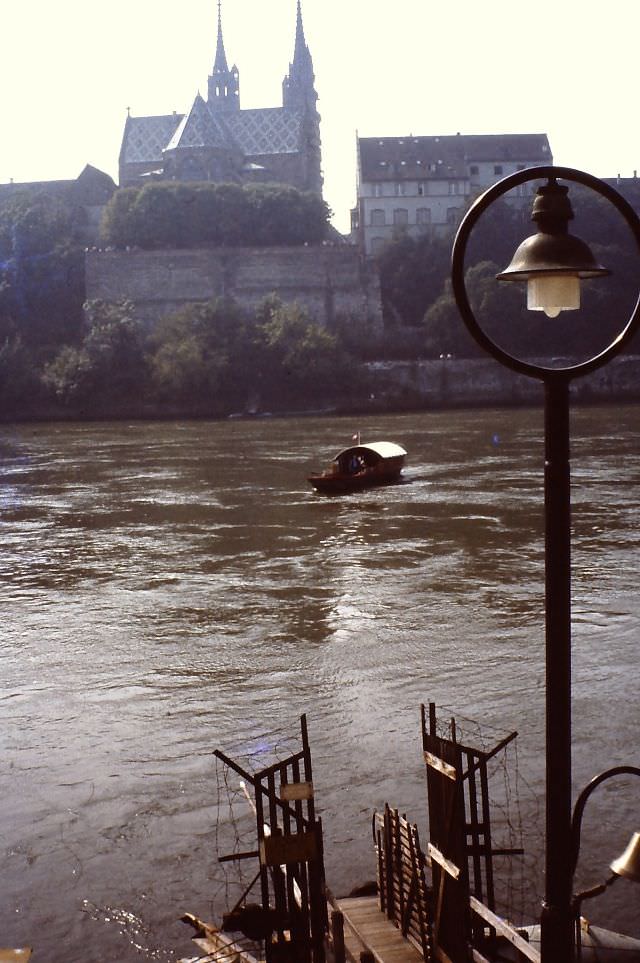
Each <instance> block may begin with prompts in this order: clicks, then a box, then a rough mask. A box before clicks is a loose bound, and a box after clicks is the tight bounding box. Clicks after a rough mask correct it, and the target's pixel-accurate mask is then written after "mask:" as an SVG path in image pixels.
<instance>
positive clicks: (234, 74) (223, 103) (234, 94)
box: [208, 0, 240, 110]
mask: <svg viewBox="0 0 640 963" xmlns="http://www.w3.org/2000/svg"><path fill="white" fill-rule="evenodd" d="M208 102H209V106H210V107H211V109H212V110H239V109H240V77H239V74H238V68H237V67H236V65H235V64H234V65H233V67H232V68H231V70H229V65H228V63H227V55H226V53H225V49H224V39H223V36H222V0H218V39H217V43H216V59H215V61H214V64H213V71H212V73H211V76H210V77H209V96H208Z"/></svg>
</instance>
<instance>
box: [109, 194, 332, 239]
mask: <svg viewBox="0 0 640 963" xmlns="http://www.w3.org/2000/svg"><path fill="white" fill-rule="evenodd" d="M329 217H330V211H329V208H328V206H327V204H326V203H325V201H323V200H322V198H321V197H318V195H317V194H313V193H311V192H310V191H299V190H296V189H295V188H294V187H288V186H286V185H279V184H276V185H274V184H247V185H243V186H240V185H238V184H209V183H194V184H192V183H184V182H179V181H158V182H154V183H150V184H145V185H144V187H141V188H140V187H125V188H122V189H120V190H119V191H116V193H115V194H114V195H113V197H112V198H111V200H110V201H109V203H108V204H107V206H106V208H105V212H104V216H103V220H102V226H101V234H102V240H103V243H105V244H107V245H110V246H113V247H116V248H126V247H139V248H147V249H149V248H172V247H175V248H188V247H202V246H203V245H204V246H207V245H211V246H219V245H224V246H232V247H236V246H255V247H264V246H272V245H298V244H305V243H307V244H317V243H319V242H320V241H322V240H324V239H325V238H326V236H327V231H328V224H329Z"/></svg>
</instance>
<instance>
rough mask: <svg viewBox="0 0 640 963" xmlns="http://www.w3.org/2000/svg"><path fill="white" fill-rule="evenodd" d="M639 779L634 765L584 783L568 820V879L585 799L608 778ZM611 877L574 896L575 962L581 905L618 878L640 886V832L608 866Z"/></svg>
mask: <svg viewBox="0 0 640 963" xmlns="http://www.w3.org/2000/svg"><path fill="white" fill-rule="evenodd" d="M624 775H629V776H640V769H639V768H638V767H637V766H614V767H613V768H612V769H607V770H605V772H601V773H600V774H599V775H598V776H594V777H593V779H592V780H591V782H589V783H587V785H586V786H585V787H584V789H583V790H582V792H581V793H580V795H579V796H578V798H577V800H576V804H575V806H574V807H573V815H572V817H571V878H572V879H573V877H574V875H575V871H576V867H577V865H578V857H579V855H580V837H581V833H582V817H583V815H584V809H585V806H586V805H587V802H588V800H589V799H590V798H591V794H592V792H593V791H594V789H597V788H598V786H600V785H601V784H602V783H603V782H606V781H607V779H612V778H613V777H614V776H624ZM610 869H611V875H610V876H609V878H608V879H607V880H605V882H604V883H600V884H599V885H598V886H592V887H591V888H590V889H587V890H584V891H583V892H581V893H574V895H573V897H572V914H573V918H574V926H575V934H576V949H577V959H578V963H579V961H580V959H581V956H582V936H581V934H582V926H581V923H580V910H581V907H582V903H583V902H584V900H586V899H591V898H593V897H594V896H599V895H600V894H601V893H604V891H605V890H606V889H607V888H608V887H609V886H611V885H612V884H613V883H615V882H616V880H618V879H620V877H621V876H624V877H626V878H627V879H631V880H633V881H634V882H636V883H640V833H634V834H633V836H632V837H631V840H630V842H629V845H628V846H627V848H626V849H625V851H624V853H623V854H622V855H621V856H619V857H618V858H617V859H615V860H614V861H613V862H612V863H611V865H610Z"/></svg>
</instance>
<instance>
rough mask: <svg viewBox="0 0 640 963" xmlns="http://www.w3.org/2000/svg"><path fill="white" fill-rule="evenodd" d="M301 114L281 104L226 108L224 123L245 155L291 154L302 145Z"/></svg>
mask: <svg viewBox="0 0 640 963" xmlns="http://www.w3.org/2000/svg"><path fill="white" fill-rule="evenodd" d="M303 117H304V115H303V114H302V113H301V112H298V111H294V110H285V109H284V108H282V107H262V108H258V109H255V110H238V111H235V112H233V113H232V112H231V111H229V113H227V114H225V116H224V123H225V124H226V125H227V128H228V130H229V132H230V134H231V135H232V137H233V139H234V140H235V141H236V143H237V144H238V145H239V147H240V148H241V150H242V152H243V153H244V154H245V155H255V154H292V153H296V152H297V151H299V150H300V149H301V148H302V122H303Z"/></svg>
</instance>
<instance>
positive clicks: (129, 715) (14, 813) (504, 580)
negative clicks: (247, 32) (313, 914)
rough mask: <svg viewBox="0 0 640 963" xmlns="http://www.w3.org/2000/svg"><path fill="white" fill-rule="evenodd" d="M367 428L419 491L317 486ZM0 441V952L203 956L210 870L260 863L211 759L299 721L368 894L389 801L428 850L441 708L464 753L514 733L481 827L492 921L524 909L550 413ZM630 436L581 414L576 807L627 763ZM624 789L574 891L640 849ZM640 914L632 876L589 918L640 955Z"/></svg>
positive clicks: (529, 889) (347, 883)
mask: <svg viewBox="0 0 640 963" xmlns="http://www.w3.org/2000/svg"><path fill="white" fill-rule="evenodd" d="M357 429H360V430H361V431H362V437H363V440H375V439H388V440H392V441H396V442H399V443H401V444H403V445H404V446H405V447H406V448H407V449H408V451H409V455H410V459H409V465H408V468H407V470H406V473H405V474H406V483H405V484H401V485H397V486H393V487H389V488H386V489H380V490H377V491H369V492H366V493H363V494H359V495H355V496H346V497H342V498H338V499H330V498H329V499H328V498H325V497H322V496H319V495H317V494H315V493H314V492H313V491H312V490H311V488H310V487H309V486H308V485H307V483H306V480H305V476H306V474H307V473H308V472H309V471H310V470H312V469H314V468H318V467H321V466H322V464H323V463H324V462H325V461H326V460H328V458H329V457H331V456H332V455H333V454H334V453H335V451H336V450H338V449H339V448H340V447H343V446H346V445H348V444H349V443H350V439H351V436H352V434H353V432H354V431H356V430H357ZM0 439H1V440H0V521H1V527H0V569H1V577H0V614H1V617H2V622H1V624H2V629H1V632H2V642H1V645H0V673H1V675H0V679H1V683H0V685H1V688H0V723H1V724H0V733H1V736H0V738H1V746H2V764H1V768H0V799H1V821H0V839H1V848H0V852H1V854H2V873H1V879H0V897H1V899H0V946H3V945H4V946H11V945H25V944H28V945H32V946H34V948H35V954H34V963H35V961H36V960H38V961H39V960H43V961H58V960H59V961H61V963H62V961H64V963H76V961H78V963H80V961H83V963H84V961H87V960H89V961H120V963H123V961H124V963H128V961H130V960H131V961H133V960H140V959H161V960H171V959H177V958H179V957H180V956H182V955H184V956H189V955H193V948H192V946H191V944H190V943H189V940H188V936H189V932H188V930H187V928H186V927H184V925H183V924H181V923H179V922H177V920H178V917H179V916H180V915H181V914H182V913H183V912H185V911H190V912H194V913H196V914H197V915H200V916H203V917H205V918H217V917H218V916H219V914H220V912H221V911H222V909H224V908H225V902H226V901H227V900H231V899H233V898H234V896H237V893H238V886H239V885H240V883H239V882H238V880H237V879H236V878H235V877H234V874H237V867H236V866H235V864H222V865H220V864H218V862H217V856H218V855H223V854H224V853H225V852H227V851H228V848H229V847H230V846H233V845H239V844H241V847H240V848H243V847H244V848H245V849H251V848H252V847H253V845H254V843H255V840H252V838H251V835H252V834H251V818H252V817H251V814H250V812H247V809H248V807H247V806H246V804H244V810H245V811H244V813H243V812H242V811H241V810H242V804H243V801H242V799H239V796H240V795H241V794H240V793H239V788H238V783H237V778H236V777H235V776H234V775H233V774H229V773H228V772H227V771H224V770H221V767H220V766H219V765H217V764H216V760H215V758H214V757H213V756H212V750H214V749H215V748H222V749H223V750H224V751H225V752H226V753H227V754H228V755H231V756H232V757H234V758H236V759H237V760H238V761H239V762H241V764H243V765H246V766H247V767H249V768H250V767H251V766H253V767H254V768H255V766H256V765H260V764H264V765H268V764H269V763H270V762H271V761H273V759H274V758H275V757H276V756H277V755H278V753H280V754H282V752H286V747H287V746H290V745H294V747H296V748H297V740H296V736H297V732H298V718H299V716H300V714H301V713H302V712H305V713H307V716H308V723H309V730H310V737H311V747H312V754H313V759H314V770H315V785H316V800H317V806H318V808H319V811H320V812H321V814H322V816H323V824H324V833H325V848H326V864H327V877H328V883H329V885H330V886H331V887H332V889H333V890H334V892H337V893H338V894H340V893H342V892H344V891H345V890H348V889H349V888H350V887H351V886H353V885H355V884H358V883H361V882H363V881H364V880H366V879H369V878H371V877H372V876H373V875H374V872H375V867H374V860H373V855H372V850H371V836H370V829H369V825H370V819H371V814H372V812H373V810H374V809H375V808H380V807H382V805H383V804H384V802H385V801H388V802H389V803H390V804H391V805H395V806H398V807H399V808H400V809H401V810H402V811H403V812H406V813H407V815H408V817H409V818H410V819H412V820H414V821H416V822H418V824H419V826H420V828H421V833H422V837H423V842H424V840H425V837H426V829H425V822H426V820H425V796H426V791H425V777H424V769H423V765H422V763H421V752H420V732H419V707H420V704H421V703H423V702H428V701H430V700H432V701H435V702H436V703H437V704H438V705H439V706H443V707H444V708H443V709H442V710H441V714H442V715H443V716H444V717H445V718H446V717H448V715H451V714H455V715H456V716H457V717H459V718H460V720H461V725H463V726H467V729H466V730H465V735H466V733H467V732H468V733H469V740H470V741H471V740H472V738H476V737H477V738H478V739H484V740H485V744H486V745H490V744H493V743H494V742H497V741H498V739H499V738H500V737H501V736H502V735H504V734H505V733H507V732H509V731H511V730H516V729H517V730H518V732H519V736H518V739H517V740H516V747H517V749H515V750H514V749H513V747H510V750H509V752H508V753H507V755H508V759H507V760H506V761H505V762H504V763H499V764H496V771H495V773H494V778H495V781H496V783H497V788H496V798H497V799H498V800H499V801H500V812H498V813H497V814H496V817H495V833H494V836H495V837H496V843H505V844H506V843H508V844H511V845H520V844H521V842H523V843H524V845H525V848H526V851H527V852H526V855H525V857H524V858H519V859H513V860H508V861H507V860H504V859H503V860H501V861H500V863H499V865H497V867H496V871H497V873H498V874H499V875H500V874H503V875H504V876H505V877H508V879H509V883H508V886H507V887H506V889H507V890H508V892H505V894H504V899H505V901H506V904H507V905H505V907H504V912H505V913H508V914H509V915H510V916H512V918H514V919H516V921H521V920H522V919H524V918H525V917H527V916H528V917H529V918H531V917H532V916H535V915H536V914H537V913H538V906H539V899H540V894H541V886H542V884H541V879H540V876H541V866H540V863H541V853H542V836H543V828H544V822H543V809H544V803H543V791H544V787H543V772H544V761H543V757H544V640H543V543H542V522H543V519H542V472H543V443H542V413H541V411H540V410H537V409H531V410H520V411H503V410H500V411H498V410H496V411H493V410H486V411H483V410H478V411H464V412H454V413H419V414H413V415H394V416H380V417H374V418H370V419H363V420H362V422H361V423H356V422H355V421H354V420H353V419H341V418H333V419H299V420H294V419H291V420H269V419H259V420H254V421H233V420H231V421H227V422H218V423H209V422H183V423H149V424H145V423H134V424H126V423H120V424H111V423H105V424H69V425H23V426H4V427H3V428H2V431H1V434H0ZM639 440H640V408H631V407H630V408H623V409H617V408H601V409H580V410H578V411H576V412H574V413H573V415H572V454H573V504H574V542H573V545H574V553H573V567H574V581H573V596H574V609H573V611H574V782H575V788H576V792H577V791H578V790H579V788H580V787H581V786H583V785H584V784H585V783H586V782H587V781H588V779H589V778H591V776H593V775H595V774H596V773H598V772H599V771H600V770H602V769H604V768H607V767H609V766H612V765H617V764H622V763H631V764H635V765H638V764H640V755H639V749H638V735H639V730H640V710H639V708H638V687H639V682H640V676H639V669H638V663H639V656H640V639H639V635H640V600H639V596H638V590H637V584H638V570H639V563H640V544H639V543H640V533H639V531H638V519H639V517H640V516H639V512H638V509H639V501H640V445H639ZM465 720H475V722H477V723H478V724H479V726H480V727H481V728H477V727H475V726H474V725H473V724H472V722H468V723H467V722H466V721H465ZM636 782H637V780H636ZM638 788H640V787H639V786H637V785H634V784H633V780H631V779H629V778H626V779H625V778H620V779H613V780H610V781H609V782H607V783H606V784H605V785H604V786H602V787H601V788H600V789H599V790H598V791H597V792H596V793H595V794H594V796H593V797H592V800H591V801H590V803H589V807H588V809H587V814H586V816H585V823H584V829H583V847H582V853H581V860H580V868H579V874H578V881H577V882H578V885H580V886H583V887H584V886H587V885H592V884H594V883H596V882H599V881H601V880H602V879H604V878H605V877H606V875H607V867H608V863H609V861H610V860H611V859H612V858H613V857H614V856H615V855H617V854H618V852H619V851H620V850H621V849H622V848H623V847H624V845H626V841H627V838H628V836H629V835H630V833H631V831H632V830H637V829H640V807H639V806H638ZM507 804H508V811H507V810H506V809H505V807H506V806H507ZM507 862H508V863H509V866H506V865H505V864H506V863H507ZM516 864H517V865H516ZM253 869H254V866H253V864H252V865H251V866H250V867H247V868H246V870H245V872H246V873H249V875H251V874H252V871H253ZM639 907H640V903H639V901H638V893H637V892H636V887H633V886H632V885H631V884H629V883H627V882H626V881H620V882H619V883H618V884H617V886H615V887H614V888H613V889H612V890H611V891H610V892H609V893H607V894H606V895H605V896H603V897H600V898H599V899H597V900H593V901H592V902H591V904H590V905H589V907H588V909H589V914H588V915H589V916H590V918H591V919H592V920H594V921H596V922H600V923H601V925H607V926H610V927H611V928H618V929H620V930H623V931H625V932H628V933H630V934H632V935H635V936H640V909H639Z"/></svg>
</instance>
